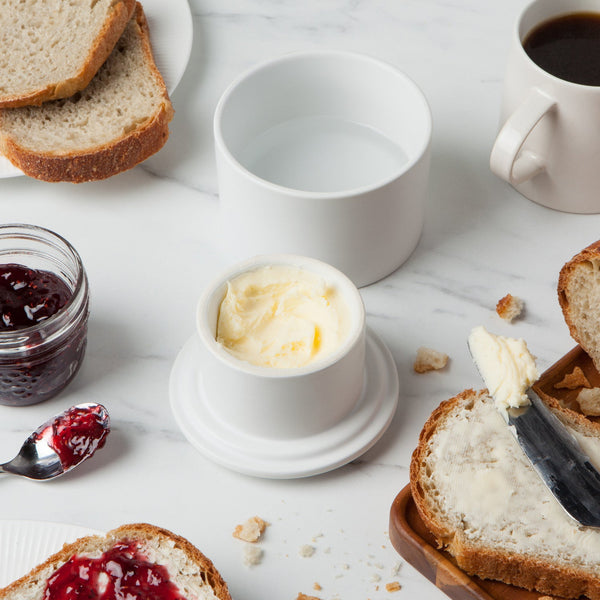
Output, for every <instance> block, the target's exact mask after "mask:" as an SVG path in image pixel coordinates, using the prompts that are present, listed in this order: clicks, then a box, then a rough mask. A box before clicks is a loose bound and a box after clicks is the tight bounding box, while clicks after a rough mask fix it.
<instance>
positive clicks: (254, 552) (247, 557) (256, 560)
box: [244, 544, 263, 567]
mask: <svg viewBox="0 0 600 600" xmlns="http://www.w3.org/2000/svg"><path fill="white" fill-rule="evenodd" d="M262 557H263V551H262V548H259V547H258V546H254V545H253V544H244V564H245V565H246V566H247V567H254V566H256V565H259V564H260V563H261V561H262Z"/></svg>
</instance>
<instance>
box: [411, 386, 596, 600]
mask: <svg viewBox="0 0 600 600" xmlns="http://www.w3.org/2000/svg"><path fill="white" fill-rule="evenodd" d="M551 408H552V410H553V411H554V412H555V414H557V416H559V418H560V419H561V420H563V422H564V423H565V424H566V425H567V426H568V427H569V429H570V430H571V432H572V433H573V434H574V435H575V436H576V438H577V439H578V441H579V443H580V444H581V445H582V447H583V449H584V451H586V452H587V453H588V454H589V455H590V456H592V459H593V460H594V462H595V463H598V461H600V428H599V427H598V425H595V424H592V423H590V422H589V421H588V420H586V419H585V418H584V417H583V416H581V415H576V414H575V413H573V412H572V411H566V410H563V409H561V408H560V407H558V405H557V404H552V405H551ZM596 467H598V464H596ZM410 481H411V492H412V495H413V498H414V500H415V503H416V506H417V509H418V511H419V514H420V515H421V517H422V519H423V521H424V523H425V525H426V526H427V528H428V529H429V530H430V531H431V532H432V533H433V535H434V536H435V538H436V539H437V541H438V544H439V546H440V547H441V548H444V549H445V550H447V551H448V552H449V553H450V554H451V555H452V556H453V557H454V558H455V560H456V563H457V564H458V566H459V567H460V568H461V569H462V570H464V571H465V572H467V573H468V574H470V575H478V576H479V577H482V578H486V579H496V580H500V581H503V582H505V583H509V584H513V585H516V586H519V587H522V588H526V589H528V590H536V591H538V592H540V593H543V594H551V595H553V596H560V597H565V598H579V596H581V595H586V596H587V597H588V598H591V599H593V600H598V599H600V530H598V529H593V528H586V527H582V526H580V525H579V524H578V523H576V522H575V521H574V520H572V519H571V518H570V517H569V516H568V515H567V514H566V512H564V510H563V509H562V507H561V506H560V505H559V504H558V502H557V501H556V500H555V498H554V497H553V496H552V495H551V493H550V492H549V491H548V489H547V488H546V487H545V485H544V484H543V483H542V481H541V479H540V478H539V477H538V476H537V474H536V473H535V471H534V470H533V467H532V466H531V464H530V463H529V461H528V459H527V458H526V456H525V454H524V453H523V452H522V450H521V448H520V447H519V445H518V443H517V442H516V440H515V439H514V437H513V435H512V434H511V432H510V430H509V428H508V426H507V425H506V423H505V421H504V419H503V418H502V416H501V415H500V414H499V412H498V411H497V409H496V408H495V405H494V402H493V400H492V399H491V398H490V397H489V396H488V394H487V391H485V390H484V391H481V392H475V391H473V390H466V391H464V392H463V393H461V394H459V395H458V396H456V397H454V398H452V399H450V400H448V401H446V402H443V403H442V404H441V405H440V406H439V407H438V408H437V409H436V410H435V411H434V412H433V413H432V415H431V416H430V418H429V419H428V421H427V422H426V424H425V426H424V428H423V430H422V432H421V435H420V438H419V444H418V446H417V449H416V450H415V452H414V454H413V457H412V461H411V466H410Z"/></svg>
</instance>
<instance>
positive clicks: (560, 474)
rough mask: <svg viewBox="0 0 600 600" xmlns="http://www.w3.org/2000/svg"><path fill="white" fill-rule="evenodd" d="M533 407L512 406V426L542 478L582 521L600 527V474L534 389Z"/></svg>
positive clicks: (509, 413)
mask: <svg viewBox="0 0 600 600" xmlns="http://www.w3.org/2000/svg"><path fill="white" fill-rule="evenodd" d="M527 396H528V398H529V400H530V402H531V404H530V405H529V406H523V407H521V408H509V409H508V411H507V412H508V426H509V428H510V430H511V432H512V433H513V435H514V436H515V438H516V439H517V441H518V442H519V445H520V446H521V448H522V449H523V451H524V452H525V454H526V456H527V458H528V459H529V460H530V462H531V464H532V465H533V468H534V469H535V470H536V472H537V473H538V475H539V476H540V477H541V479H542V481H543V482H544V483H545V484H546V486H547V487H548V489H549V490H550V492H552V495H553V496H554V497H555V498H556V499H557V500H558V502H559V503H560V504H561V506H562V507H563V508H564V509H565V511H566V512H567V513H568V514H569V515H570V516H571V517H572V518H573V519H575V520H576V521H577V522H578V523H581V525H585V526H587V527H600V473H598V471H597V470H596V469H595V467H594V466H593V465H592V463H591V461H590V458H589V456H588V455H587V454H585V452H583V450H582V449H581V447H580V445H579V443H578V442H577V440H576V439H575V437H574V436H573V435H572V434H571V433H570V432H569V431H568V429H567V428H566V427H565V426H564V425H563V423H562V422H561V420H560V419H559V418H558V417H557V416H556V415H555V414H554V413H553V412H552V411H551V410H550V409H549V408H548V407H547V406H546V405H545V404H544V402H543V401H542V400H541V399H540V397H539V396H538V395H537V394H536V393H535V392H534V391H533V390H532V389H531V388H530V389H529V390H527Z"/></svg>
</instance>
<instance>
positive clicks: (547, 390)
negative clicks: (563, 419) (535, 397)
mask: <svg viewBox="0 0 600 600" xmlns="http://www.w3.org/2000/svg"><path fill="white" fill-rule="evenodd" d="M575 367H579V368H580V369H581V370H582V371H583V374H584V375H585V376H586V378H587V380H588V381H589V383H590V385H591V386H592V387H600V373H598V371H597V370H596V367H594V363H593V362H592V359H591V358H590V357H589V356H588V355H587V354H586V352H585V351H584V350H583V348H581V346H575V348H573V349H572V350H571V351H569V352H567V354H565V355H564V356H563V357H562V358H561V359H559V360H558V361H556V362H555V363H554V364H553V365H552V366H551V367H550V368H549V369H548V370H547V371H545V372H544V373H543V374H542V375H541V376H540V378H539V379H538V381H537V382H536V383H535V384H534V385H533V389H534V390H535V391H536V392H537V393H538V394H539V395H540V396H542V398H543V397H545V396H550V397H551V398H556V400H558V401H559V402H560V404H562V405H563V406H565V407H566V408H570V409H572V410H574V411H577V412H580V411H579V404H578V403H577V400H576V398H577V395H578V394H579V392H580V390H581V388H576V389H574V390H569V389H566V388H556V387H555V385H556V384H557V383H558V382H559V381H562V380H563V379H564V377H565V375H567V374H569V373H572V372H573V369H574V368H575ZM588 418H589V419H590V420H591V421H595V422H597V423H598V422H600V418H598V417H588Z"/></svg>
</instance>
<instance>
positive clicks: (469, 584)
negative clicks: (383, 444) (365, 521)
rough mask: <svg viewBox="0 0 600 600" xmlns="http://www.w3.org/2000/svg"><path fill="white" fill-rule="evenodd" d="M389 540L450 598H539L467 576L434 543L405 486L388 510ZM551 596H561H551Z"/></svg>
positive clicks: (535, 594)
mask: <svg viewBox="0 0 600 600" xmlns="http://www.w3.org/2000/svg"><path fill="white" fill-rule="evenodd" d="M390 540H391V542H392V545H393V546H394V548H395V549H396V550H397V551H398V553H399V554H400V555H401V556H402V557H403V558H404V559H405V560H406V561H407V562H408V563H410V564H411V565H412V566H413V567H415V569H417V571H419V572H420V573H421V574H422V575H425V577H427V579H429V580H430V581H431V582H433V583H434V584H435V585H436V586H437V587H438V588H439V589H440V590H442V592H444V593H445V594H446V595H447V596H449V597H450V598H452V599H453V600H538V599H539V598H540V596H543V595H544V594H540V593H539V592H528V591H527V590H524V589H521V588H518V587H515V586H514V585H508V584H506V583H501V582H498V581H491V580H485V579H479V578H478V577H470V576H469V575H467V574H466V573H465V572H464V571H461V570H460V569H459V568H458V567H457V566H456V564H455V563H454V561H453V559H452V557H451V556H450V555H449V554H447V553H446V552H443V551H442V550H438V549H437V548H436V543H435V540H434V538H433V536H432V535H431V533H429V531H428V530H427V528H426V527H425V525H424V524H423V521H422V520H421V517H420V516H419V513H418V511H417V507H416V505H415V503H414V500H413V498H412V495H411V493H410V486H408V485H407V486H406V487H405V488H404V489H403V490H402V491H401V492H400V493H399V494H398V495H397V496H396V498H395V500H394V503H393V504H392V508H391V511H390ZM553 600H562V599H561V598H558V597H556V596H553Z"/></svg>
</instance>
